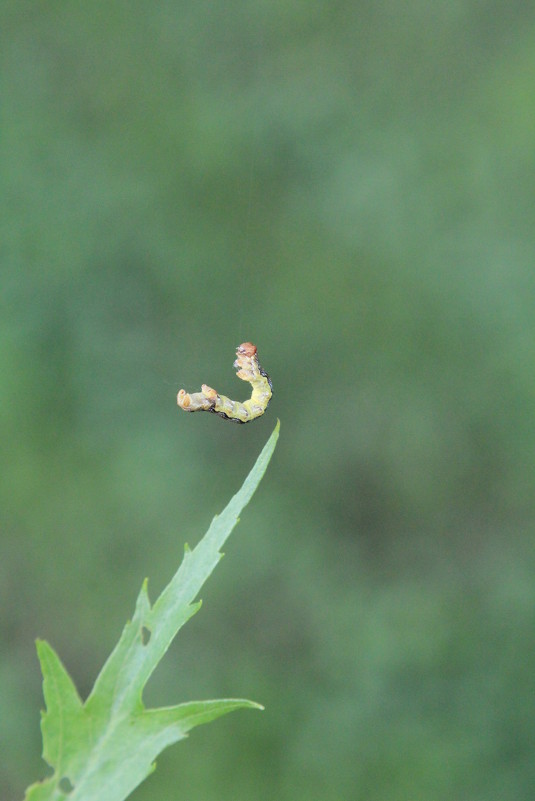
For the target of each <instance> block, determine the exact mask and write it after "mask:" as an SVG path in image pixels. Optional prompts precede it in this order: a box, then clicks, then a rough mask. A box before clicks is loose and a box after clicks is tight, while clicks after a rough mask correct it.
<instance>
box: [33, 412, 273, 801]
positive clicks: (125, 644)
mask: <svg viewBox="0 0 535 801" xmlns="http://www.w3.org/2000/svg"><path fill="white" fill-rule="evenodd" d="M278 435H279V423H277V425H276V427H275V430H274V431H273V433H272V434H271V437H270V438H269V440H268V442H267V443H266V445H265V446H264V448H263V450H262V452H261V453H260V456H259V457H258V459H257V460H256V463H255V465H254V467H253V469H252V470H251V472H250V473H249V475H248V476H247V478H246V479H245V482H244V484H243V486H242V487H241V489H240V490H239V492H238V493H237V494H236V495H234V497H233V498H232V499H231V500H230V503H229V504H228V505H227V506H226V508H225V509H224V510H223V512H222V513H221V514H220V515H219V516H216V517H214V519H213V521H212V523H211V525H210V528H209V529H208V531H207V532H206V534H205V536H204V537H203V539H202V540H201V541H200V542H199V544H198V545H197V546H196V547H195V548H194V549H193V550H190V549H189V548H188V547H187V546H186V547H185V551H184V559H183V561H182V564H181V565H180V567H179V569H178V570H177V572H176V573H175V575H174V576H173V578H172V579H171V581H170V582H169V584H168V585H167V587H166V588H165V589H164V590H163V592H162V594H161V595H160V597H159V598H158V600H157V601H156V602H155V604H154V605H153V606H151V605H150V602H149V598H148V594H147V581H145V582H144V583H143V586H142V588H141V591H140V593H139V597H138V599H137V603H136V609H135V613H134V616H133V618H132V620H131V621H129V622H128V623H127V624H126V626H125V627H124V630H123V632H122V635H121V637H120V639H119V642H118V643H117V645H116V646H115V648H114V650H113V651H112V653H111V655H110V657H109V658H108V660H107V662H106V664H105V665H104V667H103V668H102V670H101V672H100V674H99V676H98V677H97V680H96V682H95V685H94V687H93V690H92V691H91V693H90V695H89V697H88V698H87V700H86V701H85V703H83V702H82V701H81V699H80V696H79V695H78V692H77V690H76V688H75V686H74V684H73V682H72V679H71V678H70V676H69V675H68V673H67V671H66V670H65V668H64V667H63V665H62V663H61V661H60V659H59V657H58V656H57V654H56V653H55V651H54V650H53V649H52V648H51V646H50V645H48V643H46V642H45V641H40V642H38V644H37V652H38V655H39V660H40V663H41V670H42V672H43V691H44V696H45V701H46V712H44V713H43V715H42V721H41V730H42V734H43V757H44V759H45V761H46V762H48V764H49V765H50V766H51V767H52V768H53V769H54V773H53V775H52V776H50V777H49V778H47V779H45V780H44V781H42V782H38V783H36V784H33V785H31V787H29V788H28V790H27V791H26V796H25V799H26V801H60V799H66V798H69V799H70V801H97V799H98V801H102V800H103V799H105V801H121V799H124V798H126V797H127V796H128V795H129V794H130V793H131V792H132V790H134V788H135V787H137V785H138V784H140V783H141V782H142V781H143V779H145V778H146V777H147V776H148V775H149V774H150V773H151V772H152V771H153V770H154V768H155V763H154V760H155V758H156V757H157V756H158V754H159V753H160V752H161V751H162V750H163V749H164V748H165V747H166V746H168V745H171V744H172V743H174V742H177V741H178V740H181V739H182V738H184V737H185V736H186V734H187V732H188V731H189V730H190V729H192V728H193V727H194V726H198V725H200V724H201V723H208V722H209V721H211V720H214V719H215V718H217V717H220V716H221V715H224V714H226V713H227V712H231V711H233V710H234V709H239V708H241V707H249V708H256V709H261V708H262V707H261V706H259V704H255V703H253V702H252V701H246V700H243V699H240V698H238V699H235V698H230V699H228V698H227V699H219V700H215V701H192V702H190V703H184V704H179V705H177V706H170V707H161V708H158V709H145V707H144V705H143V701H142V693H143V689H144V687H145V684H146V682H147V681H148V679H149V677H150V675H151V674H152V672H153V670H154V669H155V667H156V666H157V665H158V663H159V661H160V659H161V658H162V657H163V655H164V654H165V652H166V651H167V649H168V647H169V645H170V644H171V641H172V640H173V638H174V636H175V634H176V633H177V632H178V630H179V629H180V628H181V626H182V625H183V624H184V623H185V622H186V621H187V620H188V619H189V618H190V617H191V616H192V615H193V614H195V612H196V611H197V610H198V609H199V607H200V601H199V602H196V603H195V602H194V601H195V598H196V597H197V595H198V593H199V590H200V589H201V587H202V586H203V584H204V582H205V581H206V579H207V578H208V577H209V576H210V574H211V573H212V571H213V569H214V568H215V566H216V565H217V563H218V561H219V559H220V558H221V555H222V554H221V551H220V549H221V547H222V546H223V544H224V542H225V541H226V539H227V537H228V536H229V534H230V532H231V531H232V529H233V528H234V526H235V525H236V523H237V522H238V519H239V517H238V516H239V514H240V512H241V510H242V509H243V508H244V506H245V505H246V504H247V503H248V502H249V500H250V499H251V497H252V495H253V493H254V491H255V490H256V488H257V486H258V484H259V483H260V480H261V478H262V476H263V475H264V472H265V470H266V468H267V466H268V464H269V460H270V459H271V456H272V454H273V451H274V448H275V445H276V442H277V439H278Z"/></svg>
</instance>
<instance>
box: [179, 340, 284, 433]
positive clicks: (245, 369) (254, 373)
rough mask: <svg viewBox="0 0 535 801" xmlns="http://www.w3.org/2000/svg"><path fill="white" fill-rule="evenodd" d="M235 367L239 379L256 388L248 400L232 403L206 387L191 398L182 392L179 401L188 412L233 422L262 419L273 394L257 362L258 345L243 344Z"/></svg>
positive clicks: (263, 371)
mask: <svg viewBox="0 0 535 801" xmlns="http://www.w3.org/2000/svg"><path fill="white" fill-rule="evenodd" d="M234 368H235V369H236V370H238V372H237V373H236V375H237V376H238V378H241V379H242V381H248V382H249V383H250V384H251V386H252V388H253V392H252V395H251V397H250V398H249V400H246V401H244V402H243V403H240V402H239V401H233V400H231V399H230V398H227V397H225V395H219V394H218V393H217V392H216V390H215V389H212V388H211V387H209V386H207V385H206V384H203V385H202V389H201V392H194V393H192V394H191V395H189V394H188V393H187V392H186V390H185V389H181V390H180V392H179V393H178V395H177V398H176V402H177V403H178V405H179V406H180V408H181V409H184V411H185V412H212V413H213V414H218V415H219V416H220V417H222V418H223V419H224V420H232V421H233V422H234V423H249V422H250V421H251V420H254V419H255V418H256V417H260V416H261V415H262V414H264V412H265V411H266V409H267V407H268V403H269V402H270V400H271V396H272V394H273V392H272V385H271V379H270V377H269V376H268V374H267V373H266V371H265V370H263V369H262V367H260V364H259V362H258V356H257V353H256V345H253V344H252V343H251V342H244V343H243V344H242V345H240V346H239V347H238V349H237V350H236V361H235V362H234Z"/></svg>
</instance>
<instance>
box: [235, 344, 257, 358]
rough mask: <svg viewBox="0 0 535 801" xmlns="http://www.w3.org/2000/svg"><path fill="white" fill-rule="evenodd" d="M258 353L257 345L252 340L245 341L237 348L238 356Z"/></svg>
mask: <svg viewBox="0 0 535 801" xmlns="http://www.w3.org/2000/svg"><path fill="white" fill-rule="evenodd" d="M255 353H256V345H253V343H252V342H243V343H242V344H241V345H240V346H239V347H238V348H237V349H236V355H237V356H254V355H255Z"/></svg>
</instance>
